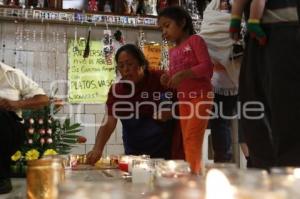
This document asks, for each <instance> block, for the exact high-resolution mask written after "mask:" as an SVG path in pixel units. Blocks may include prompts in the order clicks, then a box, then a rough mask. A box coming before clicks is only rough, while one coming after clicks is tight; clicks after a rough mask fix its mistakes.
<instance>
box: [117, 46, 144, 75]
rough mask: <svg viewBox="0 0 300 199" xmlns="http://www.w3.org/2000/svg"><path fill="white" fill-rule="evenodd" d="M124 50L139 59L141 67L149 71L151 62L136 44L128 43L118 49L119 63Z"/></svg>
mask: <svg viewBox="0 0 300 199" xmlns="http://www.w3.org/2000/svg"><path fill="white" fill-rule="evenodd" d="M123 51H125V52H126V53H129V54H130V55H132V56H133V57H134V58H136V59H137V61H138V62H139V65H140V66H141V67H143V69H144V71H145V72H148V66H149V62H148V60H147V59H146V57H145V55H144V53H143V52H142V51H141V50H140V49H139V48H138V47H137V46H136V45H134V44H126V45H124V46H122V47H120V48H119V49H118V51H117V53H116V55H115V61H116V63H118V59H119V56H120V54H121V52H123Z"/></svg>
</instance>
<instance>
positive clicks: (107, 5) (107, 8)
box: [103, 0, 111, 12]
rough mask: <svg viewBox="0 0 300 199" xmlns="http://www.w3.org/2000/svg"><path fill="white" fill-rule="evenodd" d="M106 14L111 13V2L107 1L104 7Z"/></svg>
mask: <svg viewBox="0 0 300 199" xmlns="http://www.w3.org/2000/svg"><path fill="white" fill-rule="evenodd" d="M103 11H104V12H111V5H110V3H109V1H108V0H107V1H105V5H104V9H103Z"/></svg>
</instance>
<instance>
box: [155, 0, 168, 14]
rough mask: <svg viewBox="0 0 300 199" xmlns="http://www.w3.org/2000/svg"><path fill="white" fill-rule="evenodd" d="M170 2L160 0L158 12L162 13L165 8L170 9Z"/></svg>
mask: <svg viewBox="0 0 300 199" xmlns="http://www.w3.org/2000/svg"><path fill="white" fill-rule="evenodd" d="M168 6H169V5H168V0H158V3H157V7H156V8H157V12H160V11H162V10H163V9H164V8H166V7H168Z"/></svg>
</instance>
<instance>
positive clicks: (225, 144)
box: [200, 0, 242, 162]
mask: <svg viewBox="0 0 300 199" xmlns="http://www.w3.org/2000/svg"><path fill="white" fill-rule="evenodd" d="M229 9H230V4H229V2H228V1H227V0H212V1H211V2H210V4H209V5H208V6H207V7H206V9H205V11H204V13H203V21H202V25H201V32H200V35H201V36H202V38H203V39H204V41H205V42H206V44H207V46H208V51H209V54H210V57H211V59H212V61H213V63H214V73H213V77H212V85H213V89H214V94H215V98H214V102H215V107H214V108H215V109H214V111H213V112H214V113H215V114H216V115H214V116H213V117H212V118H211V120H210V123H209V126H210V128H211V135H212V146H213V151H214V162H230V161H231V160H232V149H231V147H232V138H231V135H232V131H231V123H232V119H234V117H233V114H234V112H235V109H236V107H237V95H238V79H239V72H240V64H241V57H242V56H241V54H239V55H237V54H236V53H233V49H234V46H235V41H234V40H232V39H231V37H230V34H229V32H228V24H229V22H230V18H231V15H230V10H229ZM240 53H241V52H240Z"/></svg>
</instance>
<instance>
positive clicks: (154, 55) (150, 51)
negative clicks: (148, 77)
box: [143, 43, 161, 70]
mask: <svg viewBox="0 0 300 199" xmlns="http://www.w3.org/2000/svg"><path fill="white" fill-rule="evenodd" d="M143 52H144V54H145V57H146V58H147V60H148V61H149V69H150V70H159V69H160V62H161V45H160V44H157V43H155V44H151V43H150V44H144V49H143Z"/></svg>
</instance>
